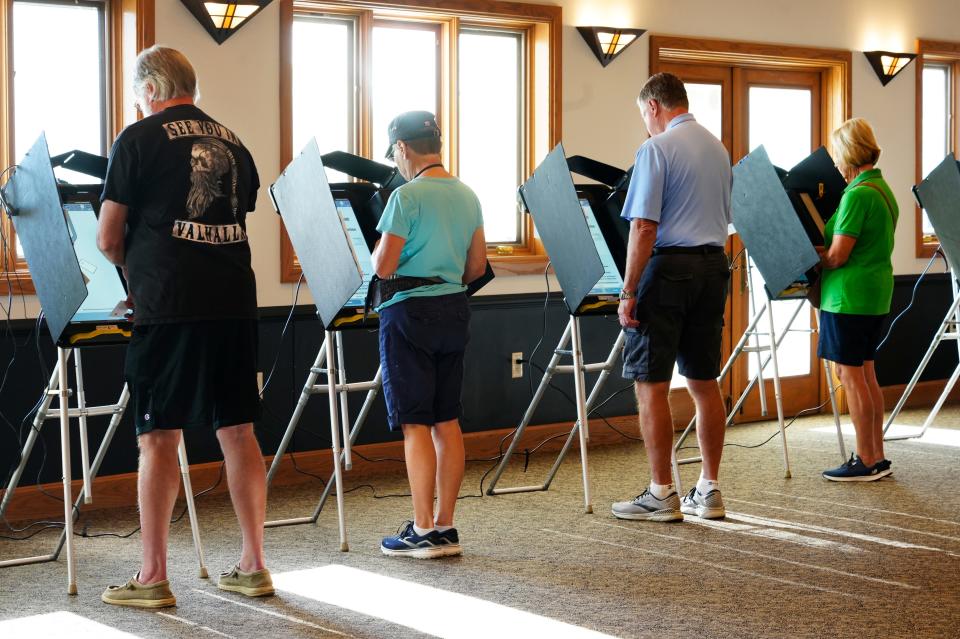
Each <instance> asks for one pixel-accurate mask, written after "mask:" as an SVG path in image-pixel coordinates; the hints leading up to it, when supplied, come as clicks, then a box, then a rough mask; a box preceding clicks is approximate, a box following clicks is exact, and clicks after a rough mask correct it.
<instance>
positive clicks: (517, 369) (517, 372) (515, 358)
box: [510, 353, 523, 379]
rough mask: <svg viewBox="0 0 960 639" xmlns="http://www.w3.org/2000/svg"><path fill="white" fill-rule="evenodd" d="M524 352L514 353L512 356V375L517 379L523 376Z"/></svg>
mask: <svg viewBox="0 0 960 639" xmlns="http://www.w3.org/2000/svg"><path fill="white" fill-rule="evenodd" d="M522 359H523V353H513V354H512V355H511V356H510V371H511V373H510V375H511V376H512V377H513V378H514V379H517V378H518V377H523V362H522V361H521V360H522Z"/></svg>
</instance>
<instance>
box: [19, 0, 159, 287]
mask: <svg viewBox="0 0 960 639" xmlns="http://www.w3.org/2000/svg"><path fill="white" fill-rule="evenodd" d="M153 15H154V6H153V0H13V2H12V3H3V4H2V5H0V41H2V42H5V43H9V46H5V47H4V48H2V49H0V139H2V140H4V143H3V144H0V164H2V167H0V168H6V167H8V166H11V165H12V164H14V163H15V162H16V159H17V158H20V157H22V156H23V154H24V153H25V152H26V151H27V150H28V149H29V148H30V147H31V146H32V145H33V143H34V142H35V141H36V139H37V137H38V136H39V135H40V133H41V132H44V133H45V134H46V137H47V144H48V146H49V149H50V154H51V155H57V154H60V153H64V152H66V151H71V150H73V149H79V150H82V151H87V152H90V153H96V154H100V155H105V154H106V153H107V150H108V148H109V144H110V143H111V141H112V139H113V137H114V136H115V135H116V134H117V133H118V132H119V130H120V129H121V128H122V127H123V125H124V124H126V123H128V122H131V121H132V120H133V119H134V118H135V111H134V109H133V100H132V96H131V95H130V92H129V91H125V90H124V89H125V88H126V86H127V85H129V78H128V77H125V71H129V69H125V68H124V65H123V62H124V61H125V60H126V61H129V60H131V59H132V58H133V56H134V55H135V54H136V51H137V50H139V49H141V48H143V47H145V46H148V44H149V43H150V42H151V41H152V39H153V26H152V25H153ZM128 66H129V65H128ZM53 78H55V79H56V80H55V81H54V80H53ZM57 177H58V178H60V179H63V180H66V181H68V182H80V181H82V182H83V183H90V182H92V181H95V180H94V178H90V177H89V176H84V175H81V174H75V173H72V172H70V171H65V170H63V169H57ZM2 225H3V232H4V236H5V238H6V240H7V242H6V246H5V251H4V254H3V256H2V268H3V270H4V271H5V272H6V273H7V274H9V275H10V281H11V282H12V283H13V284H14V287H15V288H16V289H17V291H18V292H19V291H22V292H33V287H32V284H31V282H30V279H29V271H28V269H27V264H26V261H25V260H24V256H23V252H22V249H21V248H20V244H19V242H18V241H17V240H16V237H15V233H14V229H13V225H12V224H10V222H9V220H7V219H4V220H3V221H2ZM2 280H3V281H2V282H0V288H2V289H4V291H5V290H6V288H7V278H6V277H4V278H2Z"/></svg>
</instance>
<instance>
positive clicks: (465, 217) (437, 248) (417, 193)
mask: <svg viewBox="0 0 960 639" xmlns="http://www.w3.org/2000/svg"><path fill="white" fill-rule="evenodd" d="M481 226H483V214H482V212H481V210H480V200H478V199H477V196H476V194H474V192H473V190H472V189H471V188H470V187H469V186H467V185H466V184H464V183H463V182H461V181H460V180H459V179H457V178H434V177H420V178H417V179H415V180H413V181H411V182H408V183H407V184H404V185H403V186H401V187H400V188H398V189H397V190H396V191H394V192H393V193H391V194H390V199H389V200H387V206H386V208H385V209H384V211H383V216H382V217H381V218H380V223H379V224H378V225H377V230H378V231H380V233H390V234H391V235H396V236H397V237H402V238H404V239H405V240H406V242H405V243H404V245H403V250H402V251H401V252H400V263H399V265H398V266H397V275H401V276H409V277H439V278H441V279H442V280H443V281H444V283H443V284H433V285H431V286H420V287H418V288H413V289H410V290H409V291H402V292H400V293H397V294H396V295H394V296H393V298H392V299H391V300H390V301H388V302H385V303H384V304H381V305H380V306H379V307H378V308H377V311H379V310H381V309H384V308H386V307H388V306H392V305H393V304H396V303H397V302H402V301H403V300H405V299H408V298H411V297H430V296H437V295H450V294H452V293H462V292H463V291H465V290H467V287H466V286H464V285H463V270H464V268H465V266H466V263H467V251H468V249H469V248H470V243H471V242H472V241H473V235H474V233H475V232H476V230H477V229H478V228H480V227H481Z"/></svg>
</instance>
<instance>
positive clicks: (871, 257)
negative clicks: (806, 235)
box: [820, 169, 899, 315]
mask: <svg viewBox="0 0 960 639" xmlns="http://www.w3.org/2000/svg"><path fill="white" fill-rule="evenodd" d="M864 182H871V183H873V184H875V185H877V186H878V187H880V189H882V190H883V192H884V194H886V196H887V198H886V200H884V197H883V195H881V194H880V193H878V192H877V190H876V189H874V188H872V187H870V186H866V185H864ZM887 201H889V203H890V204H889V206H888V205H887ZM891 207H892V210H891ZM898 217H899V210H898V209H897V200H896V198H894V197H893V192H892V191H891V190H890V187H889V186H888V185H887V183H886V181H884V179H883V176H882V175H881V174H880V169H872V170H870V171H864V172H863V173H861V174H860V175H858V176H857V177H856V179H854V180H853V181H852V182H850V184H848V185H847V188H846V189H844V191H843V198H842V199H841V200H840V206H839V208H837V212H836V213H835V214H834V215H833V217H831V218H830V220H829V221H828V222H827V224H826V225H825V227H824V233H823V236H824V241H825V244H826V246H827V248H829V247H830V244H831V242H832V241H833V237H834V236H835V235H849V236H851V237H855V238H857V243H856V244H854V245H853V250H852V251H850V257H849V258H848V259H847V262H846V264H844V265H843V266H841V267H840V268H834V269H824V271H823V284H822V288H821V297H820V308H821V309H822V310H824V311H829V312H831V313H847V314H852V315H885V314H887V313H889V312H890V300H891V299H892V297H893V263H892V262H891V261H890V255H891V253H893V234H894V230H895V229H896V226H897V218H898Z"/></svg>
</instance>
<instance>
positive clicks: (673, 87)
mask: <svg viewBox="0 0 960 639" xmlns="http://www.w3.org/2000/svg"><path fill="white" fill-rule="evenodd" d="M647 100H656V101H657V102H659V103H660V106H662V107H663V108H665V109H676V108H678V107H679V108H684V109H688V108H690V102H689V100H688V99H687V89H686V87H684V86H683V80H681V79H680V78H678V77H677V76H675V75H673V74H672V73H657V74H656V75H652V76H650V79H649V80H647V82H646V84H644V85H643V88H642V89H640V96H639V97H638V98H637V103H638V104H642V103H644V102H646V101H647Z"/></svg>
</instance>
